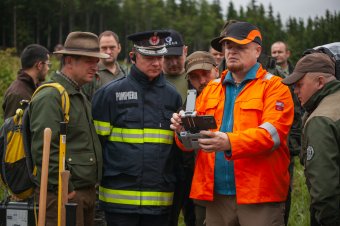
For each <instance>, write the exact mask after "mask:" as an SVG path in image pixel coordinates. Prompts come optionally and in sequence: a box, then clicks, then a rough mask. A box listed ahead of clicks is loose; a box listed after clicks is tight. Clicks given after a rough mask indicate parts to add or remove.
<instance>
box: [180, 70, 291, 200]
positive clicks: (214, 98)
mask: <svg viewBox="0 0 340 226" xmlns="http://www.w3.org/2000/svg"><path fill="white" fill-rule="evenodd" d="M226 74H227V71H224V72H223V73H222V76H221V79H216V80H213V81H211V82H210V83H209V84H208V85H207V87H205V88H204V90H203V92H202V93H201V94H200V95H199V97H198V98H197V100H196V110H197V114H199V115H214V117H215V119H216V123H217V126H218V128H217V129H216V130H219V129H220V126H221V124H222V116H223V111H224V100H225V88H226V87H225V86H224V85H222V81H223V80H224V78H225V76H226ZM227 98H228V97H227ZM293 117H294V104H293V100H292V97H291V93H290V91H289V89H288V87H287V86H285V85H283V84H282V83H281V78H280V77H278V76H273V75H271V74H269V73H268V72H267V71H266V70H264V69H262V67H260V68H259V69H258V71H257V74H256V78H255V79H254V80H252V81H250V82H249V83H248V84H247V85H246V86H245V87H244V89H243V90H242V91H241V93H240V94H239V95H238V97H237V98H236V101H235V106H234V126H233V132H228V133H227V135H228V137H229V140H230V143H231V150H232V155H231V156H230V157H228V156H226V158H227V159H228V160H234V172H235V183H236V199H237V203H239V204H250V203H262V202H282V201H285V200H286V198H287V193H288V187H289V175H288V165H289V159H290V156H289V151H288V148H287V144H286V143H287V142H286V141H287V135H288V132H289V130H290V127H291V124H292V122H293ZM176 142H177V144H178V145H179V146H180V147H181V148H182V149H183V150H184V146H183V145H182V144H181V143H180V139H178V138H177V137H176ZM214 165H215V153H206V152H203V151H202V150H199V151H198V153H197V157H196V165H195V172H194V177H193V181H192V186H191V193H190V197H191V198H194V199H199V200H213V194H214Z"/></svg>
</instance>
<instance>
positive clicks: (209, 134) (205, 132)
mask: <svg viewBox="0 0 340 226" xmlns="http://www.w3.org/2000/svg"><path fill="white" fill-rule="evenodd" d="M200 134H202V135H204V136H208V137H215V133H214V132H211V131H209V130H201V131H200Z"/></svg>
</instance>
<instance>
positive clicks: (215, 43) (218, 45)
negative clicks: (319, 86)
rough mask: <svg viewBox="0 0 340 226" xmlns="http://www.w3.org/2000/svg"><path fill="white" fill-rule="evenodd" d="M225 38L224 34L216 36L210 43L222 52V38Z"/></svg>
mask: <svg viewBox="0 0 340 226" xmlns="http://www.w3.org/2000/svg"><path fill="white" fill-rule="evenodd" d="M223 38H224V36H220V37H216V38H214V39H213V40H211V42H210V45H211V47H213V48H214V49H215V50H217V51H218V52H222V43H221V40H222V39H223Z"/></svg>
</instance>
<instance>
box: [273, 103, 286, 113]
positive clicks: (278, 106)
mask: <svg viewBox="0 0 340 226" xmlns="http://www.w3.org/2000/svg"><path fill="white" fill-rule="evenodd" d="M284 108H285V104H284V103H283V102H281V101H276V103H275V110H277V111H283V109H284Z"/></svg>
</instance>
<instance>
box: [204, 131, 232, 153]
mask: <svg viewBox="0 0 340 226" xmlns="http://www.w3.org/2000/svg"><path fill="white" fill-rule="evenodd" d="M200 134H202V135H204V136H207V137H209V138H200V139H198V143H199V145H200V147H201V148H202V149H203V151H205V152H217V151H227V150H230V149H231V145H230V141H229V137H228V135H227V134H226V133H223V132H220V131H216V132H211V131H207V130H202V131H201V132H200Z"/></svg>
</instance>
